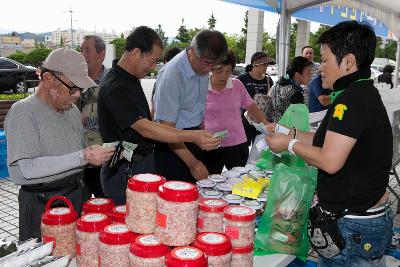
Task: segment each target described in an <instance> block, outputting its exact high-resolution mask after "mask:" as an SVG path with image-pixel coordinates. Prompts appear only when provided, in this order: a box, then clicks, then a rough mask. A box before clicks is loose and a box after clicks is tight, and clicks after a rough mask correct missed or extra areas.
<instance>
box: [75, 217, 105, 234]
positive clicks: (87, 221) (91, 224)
mask: <svg viewBox="0 0 400 267" xmlns="http://www.w3.org/2000/svg"><path fill="white" fill-rule="evenodd" d="M110 223H111V219H110V218H109V217H108V216H107V215H105V214H103V213H86V214H85V215H83V216H82V217H80V218H79V219H78V221H77V222H76V229H78V230H79V231H82V232H100V231H102V230H103V229H104V227H106V226H107V225H109V224H110Z"/></svg>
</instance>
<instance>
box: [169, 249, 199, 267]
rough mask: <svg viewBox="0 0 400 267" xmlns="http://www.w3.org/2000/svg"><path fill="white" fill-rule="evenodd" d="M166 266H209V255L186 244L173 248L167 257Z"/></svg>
mask: <svg viewBox="0 0 400 267" xmlns="http://www.w3.org/2000/svg"><path fill="white" fill-rule="evenodd" d="M165 266H166V267H207V256H206V255H205V254H204V252H203V251H201V250H200V249H198V248H195V247H191V246H186V247H177V248H174V249H173V250H171V251H170V252H169V253H168V254H167V257H166V258H165Z"/></svg>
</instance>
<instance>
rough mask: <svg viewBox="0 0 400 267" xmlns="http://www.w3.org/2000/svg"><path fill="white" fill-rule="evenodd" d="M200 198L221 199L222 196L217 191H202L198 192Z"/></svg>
mask: <svg viewBox="0 0 400 267" xmlns="http://www.w3.org/2000/svg"><path fill="white" fill-rule="evenodd" d="M200 195H201V197H202V198H221V197H222V196H223V194H222V193H221V192H220V191H218V190H213V189H211V190H203V191H201V192H200Z"/></svg>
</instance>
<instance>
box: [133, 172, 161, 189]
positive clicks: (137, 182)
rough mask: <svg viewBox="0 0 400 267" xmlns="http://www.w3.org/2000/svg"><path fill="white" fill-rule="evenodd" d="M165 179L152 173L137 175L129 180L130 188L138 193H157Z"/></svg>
mask: <svg viewBox="0 0 400 267" xmlns="http://www.w3.org/2000/svg"><path fill="white" fill-rule="evenodd" d="M163 183H165V178H164V177H162V176H159V175H155V174H151V173H143V174H137V175H134V176H132V177H131V178H129V180H128V188H129V189H130V190H132V191H137V192H157V191H158V188H159V187H160V185H162V184H163Z"/></svg>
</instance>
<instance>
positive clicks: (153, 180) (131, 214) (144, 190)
mask: <svg viewBox="0 0 400 267" xmlns="http://www.w3.org/2000/svg"><path fill="white" fill-rule="evenodd" d="M163 183H165V178H164V177H162V176H159V175H155V174H150V173H145V174H138V175H135V176H133V177H131V178H129V180H128V188H127V189H126V217H125V221H126V225H127V226H128V228H129V230H131V231H132V232H135V233H140V234H152V233H154V227H155V223H156V204H157V192H158V187H159V186H160V185H162V184H163Z"/></svg>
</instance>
